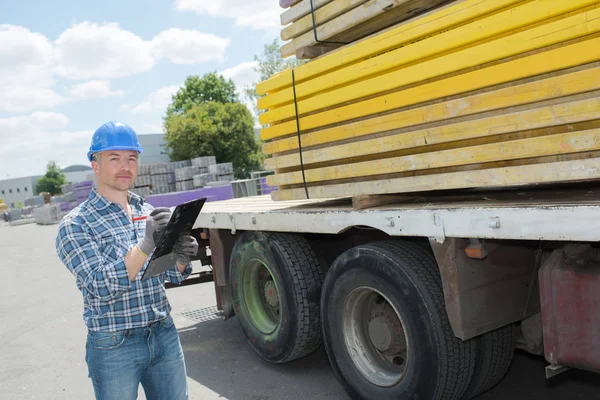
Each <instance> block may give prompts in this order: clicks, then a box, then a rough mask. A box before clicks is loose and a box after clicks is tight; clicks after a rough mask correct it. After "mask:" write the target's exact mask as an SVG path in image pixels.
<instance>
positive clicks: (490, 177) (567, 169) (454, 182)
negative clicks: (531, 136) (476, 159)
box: [271, 158, 600, 201]
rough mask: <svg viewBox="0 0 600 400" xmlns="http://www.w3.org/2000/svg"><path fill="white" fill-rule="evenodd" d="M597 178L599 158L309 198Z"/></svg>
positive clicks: (353, 186)
mask: <svg viewBox="0 0 600 400" xmlns="http://www.w3.org/2000/svg"><path fill="white" fill-rule="evenodd" d="M599 178H600V158H591V159H587V160H572V161H561V162H552V163H543V164H533V165H521V166H514V167H502V168H491V169H485V170H477V171H461V172H451V173H443V174H437V175H425V176H411V177H406V178H397V179H382V180H374V181H367V182H358V181H357V182H355V183H345V184H336V185H328V186H316V187H309V188H308V192H309V196H310V198H311V199H318V198H335V197H349V196H360V195H364V194H386V193H411V192H422V191H430V190H452V189H464V188H490V187H491V188H493V187H502V186H519V185H527V184H542V183H559V182H574V181H584V180H591V179H599ZM271 198H272V199H273V200H275V201H285V200H301V199H306V194H305V191H304V188H301V189H287V190H280V191H276V192H273V193H272V194H271Z"/></svg>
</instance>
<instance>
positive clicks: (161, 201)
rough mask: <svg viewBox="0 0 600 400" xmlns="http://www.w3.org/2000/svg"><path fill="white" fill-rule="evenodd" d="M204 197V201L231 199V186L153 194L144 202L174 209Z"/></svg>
mask: <svg viewBox="0 0 600 400" xmlns="http://www.w3.org/2000/svg"><path fill="white" fill-rule="evenodd" d="M202 197H206V201H207V202H209V201H220V200H229V199H233V190H232V188H231V185H225V186H217V187H210V188H202V189H196V190H187V191H185V192H176V193H166V194H154V195H151V196H147V197H146V202H148V204H151V205H153V206H154V207H175V206H177V205H178V204H181V203H185V202H186V201H191V200H196V199H200V198H202Z"/></svg>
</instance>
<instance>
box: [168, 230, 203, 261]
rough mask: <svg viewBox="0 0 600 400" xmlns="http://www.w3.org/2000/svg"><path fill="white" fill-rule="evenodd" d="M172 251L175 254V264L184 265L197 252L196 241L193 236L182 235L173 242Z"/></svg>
mask: <svg viewBox="0 0 600 400" xmlns="http://www.w3.org/2000/svg"><path fill="white" fill-rule="evenodd" d="M173 251H174V253H175V254H177V264H179V265H183V266H186V265H188V264H189V263H190V261H191V259H192V257H195V256H196V255H197V254H198V241H197V240H196V238H194V237H193V236H190V235H183V236H181V237H180V238H179V240H178V241H177V243H175V248H174V249H173Z"/></svg>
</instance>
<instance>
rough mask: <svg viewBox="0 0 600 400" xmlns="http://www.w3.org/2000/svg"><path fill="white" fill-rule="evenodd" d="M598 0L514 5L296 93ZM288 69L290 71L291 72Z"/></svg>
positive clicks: (286, 97) (273, 101)
mask: <svg viewBox="0 0 600 400" xmlns="http://www.w3.org/2000/svg"><path fill="white" fill-rule="evenodd" d="M597 1H598V0H580V1H573V0H554V1H547V0H536V1H533V2H531V3H527V4H524V5H520V6H519V7H514V8H512V9H509V10H507V11H504V12H501V13H497V14H494V15H491V16H490V17H488V18H485V19H482V20H477V21H473V22H471V23H469V24H465V25H463V26H460V27H458V28H455V29H452V30H449V31H446V32H443V33H441V34H439V35H436V36H433V37H430V38H427V39H425V40H421V41H419V42H416V43H411V44H409V45H408V46H405V47H401V48H399V49H396V50H394V51H390V52H388V53H385V54H382V55H380V56H377V57H373V58H370V59H367V60H365V61H362V62H358V63H355V64H352V65H349V66H347V67H345V68H341V69H339V70H336V71H335V72H334V73H331V74H327V75H321V76H319V77H318V78H316V79H311V80H309V81H306V82H303V83H300V84H297V85H296V96H297V98H298V100H302V99H304V98H306V97H307V96H310V95H313V94H315V93H322V92H323V91H325V90H329V89H331V88H334V87H338V86H342V85H346V84H348V83H350V82H353V81H357V80H359V79H362V78H364V77H368V76H373V75H376V74H380V73H383V72H385V71H387V70H389V69H395V68H399V67H401V66H402V65H406V64H408V63H411V62H415V61H418V60H423V59H426V58H428V57H432V56H436V55H439V54H440V53H442V52H449V51H451V50H454V49H458V48H460V47H462V46H466V45H472V44H473V43H475V42H481V41H482V40H485V39H489V38H492V37H494V36H497V35H500V34H504V33H506V32H510V31H514V30H516V29H519V28H522V27H524V26H528V25H532V24H535V23H537V22H540V21H544V20H547V19H549V18H553V17H556V16H559V15H561V14H565V13H567V12H569V11H572V10H576V9H579V8H581V7H585V6H588V5H590V4H593V3H595V2H597ZM309 64H310V63H309ZM290 73H291V72H290ZM293 100H294V95H293V90H292V88H291V87H290V88H288V89H285V90H281V91H279V92H277V93H273V94H269V95H268V96H266V97H263V98H261V99H259V100H258V107H259V109H261V110H264V109H267V108H270V107H273V106H277V105H281V104H286V103H290V102H293Z"/></svg>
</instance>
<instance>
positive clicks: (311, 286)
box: [229, 232, 322, 363]
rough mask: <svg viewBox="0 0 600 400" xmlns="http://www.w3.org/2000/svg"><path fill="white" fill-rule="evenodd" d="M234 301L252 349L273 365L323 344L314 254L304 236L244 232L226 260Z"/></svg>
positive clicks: (317, 271) (304, 354)
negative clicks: (229, 260)
mask: <svg viewBox="0 0 600 400" xmlns="http://www.w3.org/2000/svg"><path fill="white" fill-rule="evenodd" d="M229 273H230V277H231V284H232V294H233V304H234V309H235V314H236V316H237V317H238V321H239V323H240V326H241V328H242V330H243V332H244V334H245V335H246V338H247V339H248V343H249V344H250V346H251V347H252V348H253V349H254V351H256V353H257V354H258V355H259V356H260V357H261V358H263V359H264V360H267V361H269V362H272V363H284V362H288V361H292V360H295V359H298V358H301V357H304V356H306V355H308V354H310V353H312V352H314V351H315V350H316V349H318V348H319V346H320V345H321V325H320V317H319V296H320V292H321V285H322V275H321V272H320V265H319V261H318V258H317V256H316V255H315V253H314V251H313V250H312V248H311V247H310V246H309V244H308V242H307V241H306V240H305V239H304V238H303V237H302V236H296V235H291V234H279V233H263V232H246V233H244V234H242V235H241V237H240V238H239V239H238V240H237V241H236V243H235V245H234V248H233V251H232V254H231V262H230V270H229Z"/></svg>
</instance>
